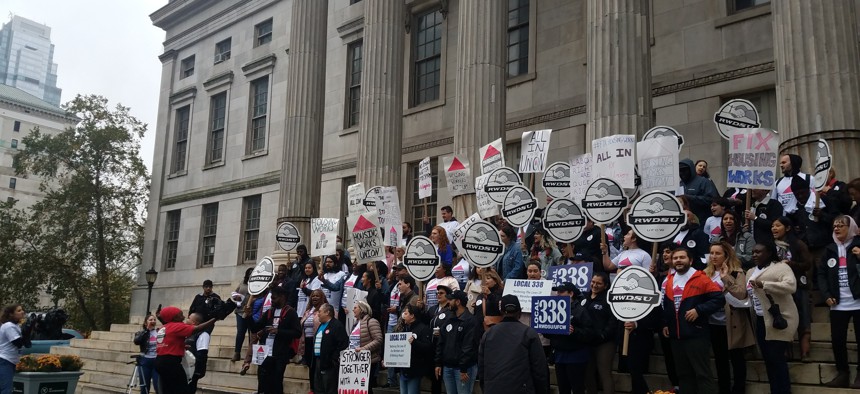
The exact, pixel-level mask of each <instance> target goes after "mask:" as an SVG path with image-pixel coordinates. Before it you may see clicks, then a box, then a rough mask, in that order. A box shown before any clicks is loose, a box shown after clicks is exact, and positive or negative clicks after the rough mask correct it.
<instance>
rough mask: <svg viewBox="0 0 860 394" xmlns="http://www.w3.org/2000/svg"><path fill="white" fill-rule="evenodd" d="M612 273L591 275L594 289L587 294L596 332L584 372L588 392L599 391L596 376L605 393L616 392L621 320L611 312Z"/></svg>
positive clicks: (599, 272)
mask: <svg viewBox="0 0 860 394" xmlns="http://www.w3.org/2000/svg"><path fill="white" fill-rule="evenodd" d="M609 284H610V283H609V274H607V273H605V272H602V271H597V272H595V273H594V276H592V277H591V291H589V292H588V293H586V294H585V297H584V299H585V305H584V306H585V309H586V310H587V311H588V312H589V315H590V316H591V321H592V324H593V325H594V331H595V334H596V338H595V340H594V341H593V342H592V343H591V354H590V360H589V362H588V369H587V370H586V372H585V387H586V388H588V392H589V393H596V392H597V380H596V379H595V378H597V377H598V376H599V377H600V385H601V386H602V387H603V393H604V394H613V393H615V381H614V380H612V359H613V358H614V357H615V351H616V348H617V345H616V344H615V338H617V337H618V319H616V318H615V315H613V314H612V310H611V309H610V308H609V302H607V301H606V290H607V289H609Z"/></svg>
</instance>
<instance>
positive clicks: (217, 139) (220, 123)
mask: <svg viewBox="0 0 860 394" xmlns="http://www.w3.org/2000/svg"><path fill="white" fill-rule="evenodd" d="M209 118H210V126H209V152H208V154H209V159H208V160H207V162H208V163H210V164H211V163H217V162H219V161H221V159H223V158H224V134H225V132H224V128H225V126H226V123H225V121H226V118H227V92H223V93H219V94H216V95H214V96H212V99H211V100H210V109H209Z"/></svg>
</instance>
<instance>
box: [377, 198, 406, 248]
mask: <svg viewBox="0 0 860 394" xmlns="http://www.w3.org/2000/svg"><path fill="white" fill-rule="evenodd" d="M376 201H377V202H376V210H377V215H378V216H377V220H379V227H382V229H383V230H384V232H385V238H384V243H385V246H394V247H397V246H400V242H401V240H402V239H403V225H402V223H403V221H402V220H401V219H400V200H399V199H398V198H397V187H396V186H385V187H381V188H379V191H378V192H377V193H376Z"/></svg>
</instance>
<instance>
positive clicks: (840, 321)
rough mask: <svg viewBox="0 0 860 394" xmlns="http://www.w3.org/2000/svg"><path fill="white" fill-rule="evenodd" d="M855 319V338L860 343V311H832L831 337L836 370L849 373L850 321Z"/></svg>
mask: <svg viewBox="0 0 860 394" xmlns="http://www.w3.org/2000/svg"><path fill="white" fill-rule="evenodd" d="M852 318H853V319H854V338H856V340H857V343H860V310H853V311H834V310H831V311H830V337H831V339H832V340H833V359H834V360H835V361H836V370H837V371H839V372H848V345H847V343H846V342H848V320H850V319H852Z"/></svg>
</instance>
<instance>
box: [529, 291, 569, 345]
mask: <svg viewBox="0 0 860 394" xmlns="http://www.w3.org/2000/svg"><path fill="white" fill-rule="evenodd" d="M531 309H532V319H531V326H532V328H534V330H535V331H537V332H539V333H541V334H558V335H570V297H568V296H546V297H544V296H536V297H532V306H531Z"/></svg>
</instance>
